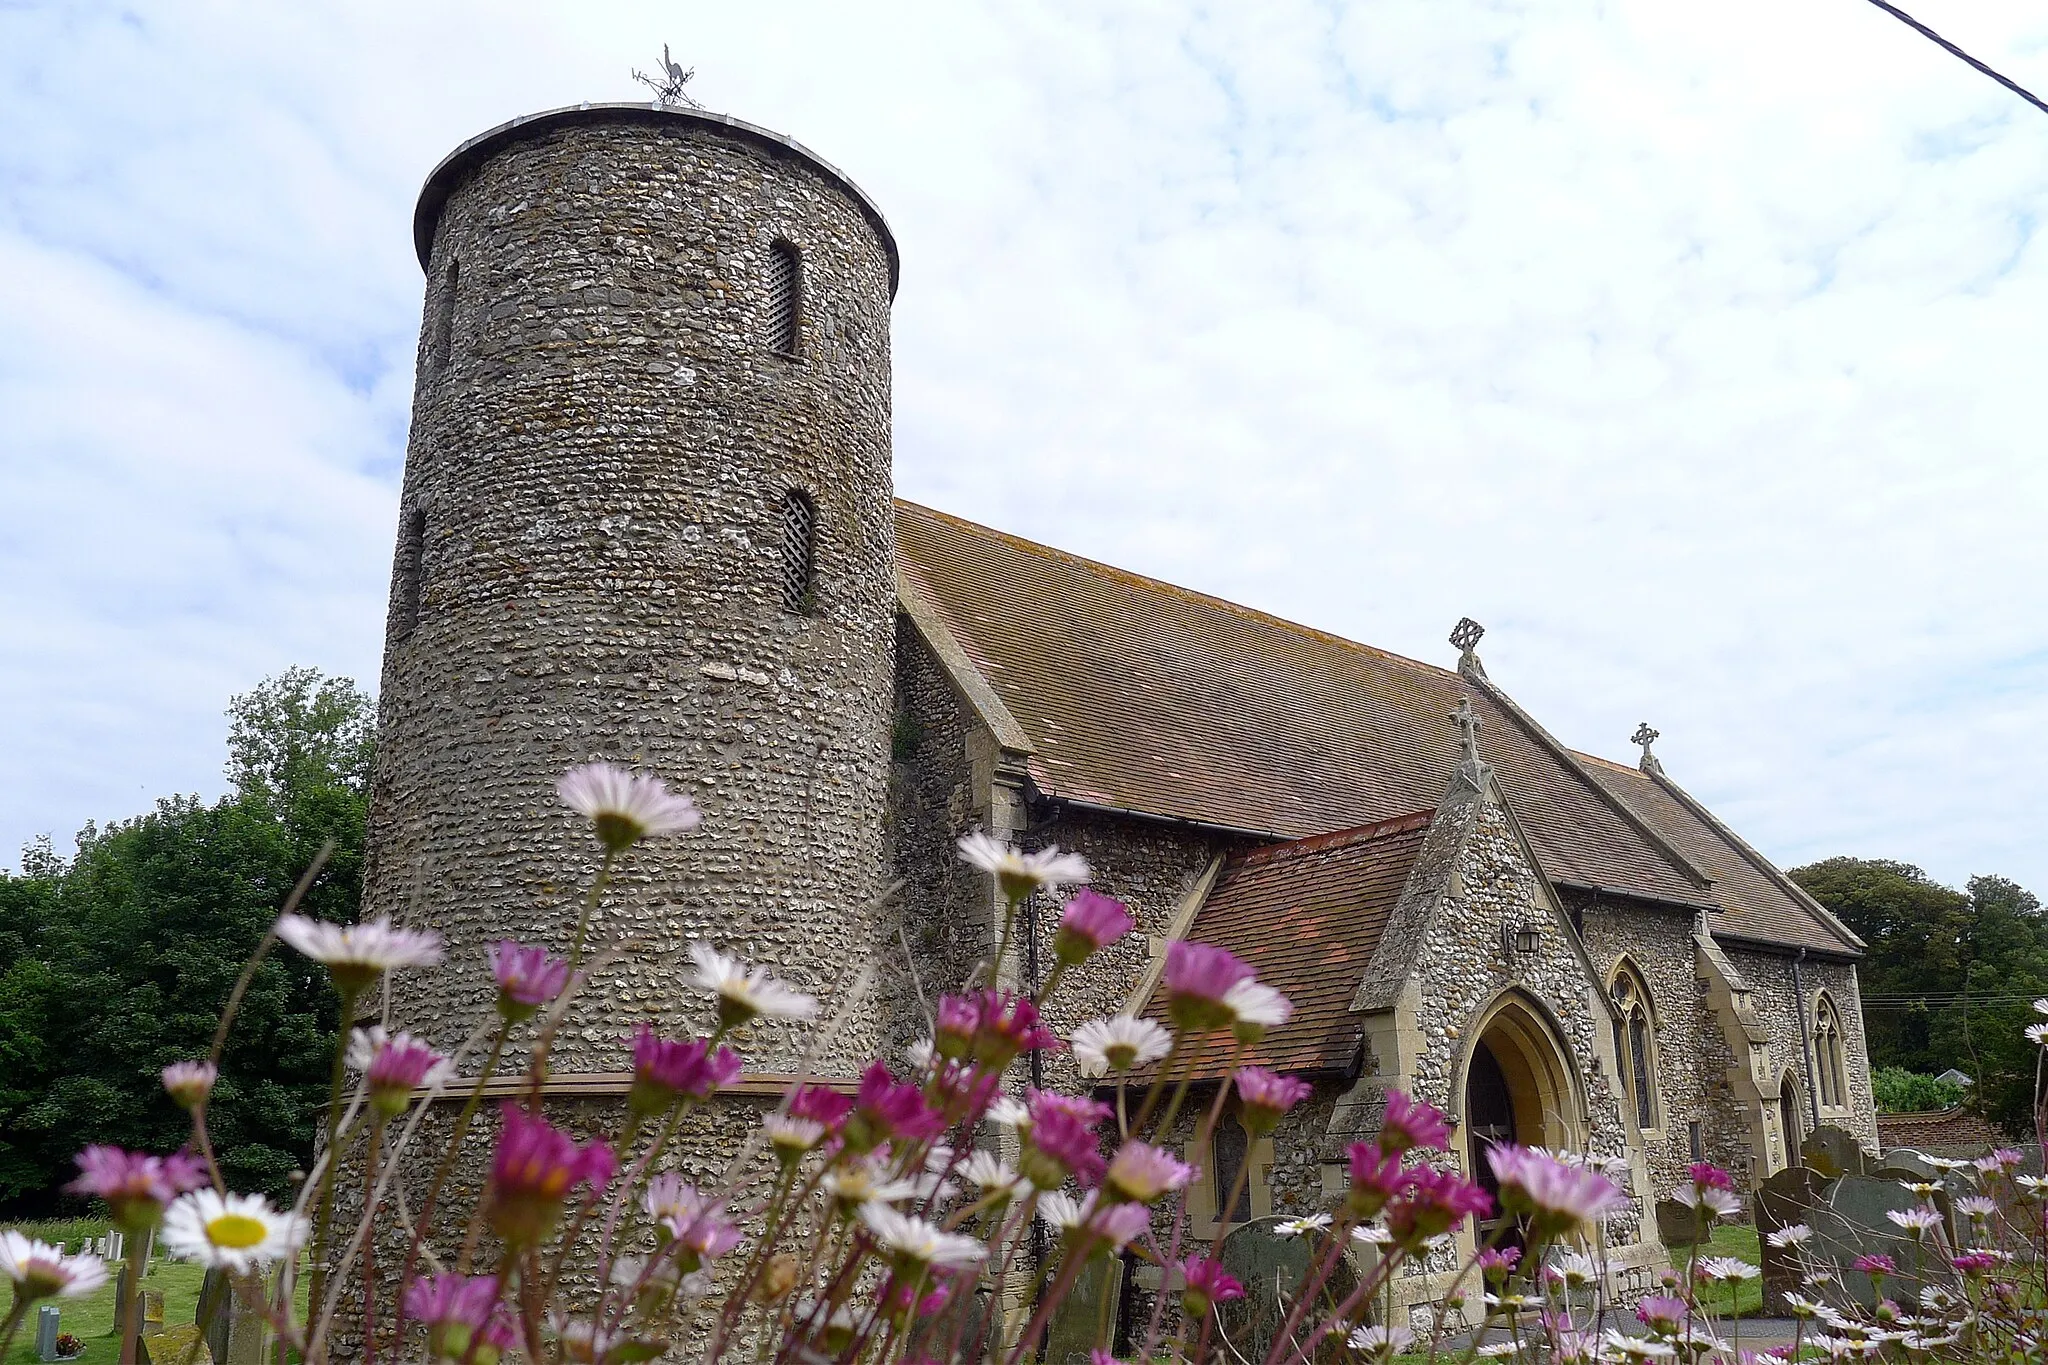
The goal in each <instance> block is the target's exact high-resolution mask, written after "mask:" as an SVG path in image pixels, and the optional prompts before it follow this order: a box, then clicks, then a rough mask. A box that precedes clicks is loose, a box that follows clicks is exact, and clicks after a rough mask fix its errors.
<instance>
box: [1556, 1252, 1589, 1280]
mask: <svg viewBox="0 0 2048 1365" xmlns="http://www.w3.org/2000/svg"><path fill="white" fill-rule="evenodd" d="M1552 1268H1553V1269H1555V1270H1556V1271H1557V1273H1558V1275H1559V1276H1561V1277H1562V1278H1563V1280H1564V1282H1565V1286H1566V1287H1567V1288H1569V1289H1580V1288H1583V1287H1584V1286H1586V1285H1589V1284H1592V1283H1594V1282H1595V1281H1596V1280H1598V1279H1599V1278H1600V1268H1599V1267H1598V1266H1596V1265H1594V1264H1593V1262H1592V1259H1591V1258H1590V1257H1586V1256H1581V1255H1580V1254H1579V1253H1578V1252H1576V1251H1567V1252H1566V1253H1564V1255H1562V1256H1560V1257H1558V1258H1557V1262H1556V1264H1555V1265H1554V1266H1553V1267H1552Z"/></svg>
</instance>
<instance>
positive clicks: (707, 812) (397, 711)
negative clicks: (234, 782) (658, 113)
mask: <svg viewBox="0 0 2048 1365" xmlns="http://www.w3.org/2000/svg"><path fill="white" fill-rule="evenodd" d="M641 113H642V115H644V114H645V111H644V110H642V111H641ZM777 240H787V241H788V242H791V243H793V244H795V246H796V247H797V248H798V249H799V251H800V252H801V253H802V259H803V279H804V303H803V313H802V325H801V341H800V345H799V349H798V354H797V356H796V357H794V358H789V357H785V356H783V355H780V354H777V353H775V352H774V351H773V350H772V349H771V347H770V344H769V341H768V336H769V331H768V327H769V320H768V318H767V315H766V304H767V292H768V291H767V279H768V277H767V264H768V253H769V251H770V247H771V245H772V244H773V243H774V242H775V241H777ZM890 269H891V266H890V257H889V249H888V247H887V244H886V243H885V242H884V241H883V240H882V238H881V237H880V236H879V234H878V232H877V230H876V228H875V227H874V226H873V224H872V223H871V221H870V220H869V218H867V217H866V216H864V214H863V212H862V211H861V209H860V207H859V206H858V205H857V204H856V203H855V202H854V201H853V200H852V199H851V198H849V196H848V194H847V193H846V192H845V191H844V190H843V189H842V188H841V186H840V184H839V183H838V182H837V181H836V180H835V179H833V178H831V177H829V176H828V175H826V174H825V173H823V172H822V171H820V170H819V169H818V168H817V167H816V166H815V165H814V164H813V163H811V162H809V161H808V160H806V159H805V158H804V157H803V156H802V155H801V154H798V153H794V152H788V151H783V152H781V153H779V154H778V153H776V152H771V151H770V150H768V149H765V148H764V147H762V146H760V145H758V144H756V143H753V142H750V141H748V140H746V139H744V138H742V137H741V136H739V135H738V134H736V133H732V132H728V131H724V130H721V129H720V128H718V126H717V125H715V124H711V123H707V122H703V121H693V120H691V119H689V118H687V117H684V116H678V117H677V118H676V119H675V120H674V121H673V122H672V123H664V124H661V125H658V126H647V125H646V124H644V123H627V122H619V121H607V120H606V118H605V117H604V116H603V115H602V114H601V113H599V114H597V115H596V116H595V117H594V118H593V119H592V120H586V121H584V122H581V123H574V124H572V125H571V126H567V127H559V128H555V129H553V130H552V131H545V132H538V133H535V134H533V135H530V136H526V137H523V138H522V137H520V136H518V135H516V134H515V135H512V136H511V137H509V138H508V139H507V140H506V141H505V142H504V143H503V145H502V146H499V147H498V148H497V149H496V150H495V151H494V152H493V153H492V154H491V155H489V156H488V157H487V158H485V159H484V160H483V161H482V162H481V164H480V165H478V166H477V167H476V168H475V169H474V170H472V171H471V172H469V173H468V175H467V178H466V179H465V180H463V181H462V182H461V183H459V184H457V185H456V186H455V187H454V189H453V192H452V194H451V195H450V196H449V198H448V200H447V202H446V204H445V207H444V208H443V210H442V212H441V214H440V218H439V225H438V230H437V232H436V235H435V237H434V244H433V251H432V259H431V265H430V269H429V275H428V278H429V287H428V295H427V319H428V324H427V326H426V327H424V328H423V334H422V341H421V349H420V357H419V362H420V363H419V376H418V382H417V386H416V392H415V398H414V410H413V425H412V434H411V439H410V443H409V446H408V450H407V459H406V473H405V481H404V490H403V504H402V509H401V516H400V526H401V540H400V545H399V553H398V555H397V559H396V563H395V565H394V574H393V595H392V610H391V616H390V620H389V623H388V626H387V641H386V649H385V662H384V673H383V685H382V688H381V689H380V697H381V701H380V707H379V710H380V714H379V735H380V741H379V748H378V768H377V774H376V779H375V786H374V790H373V796H372V806H371V817H370V835H369V838H370V854H369V867H368V870H367V872H366V876H365V912H366V913H367V914H392V915H395V916H398V917H400V918H402V919H405V920H409V921H412V922H415V923H425V924H430V925H433V926H435V927H437V928H439V929H440V930H441V931H442V932H443V933H444V934H445V935H446V936H447V938H448V940H449V944H450V954H449V963H448V965H447V966H446V967H445V968H444V969H443V970H442V971H440V972H438V973H436V974H434V976H433V977H432V979H431V982H429V981H426V980H423V979H420V978H417V977H412V978H406V977H402V978H400V982H399V990H398V994H397V998H396V1001H395V1006H396V1009H395V1014H396V1021H397V1022H398V1023H401V1024H403V1025H406V1026H408V1027H412V1028H415V1029H421V1030H424V1031H425V1032H426V1033H428V1034H429V1035H430V1036H432V1037H433V1038H434V1039H436V1040H437V1041H439V1042H442V1043H444V1044H445V1043H450V1042H452V1041H454V1040H455V1038H456V1037H458V1036H459V1035H460V1033H461V1032H463V1031H464V1030H466V1028H467V1027H468V1026H469V1023H470V1021H471V1020H473V1019H474V1018H475V1017H476V1015H477V1013H478V1012H479V1011H482V1010H484V1009H486V1008H487V1007H488V1003H489V1000H490V994H491V991H490V978H489V975H488V972H487V971H486V969H485V967H484V963H483V953H484V948H485V945H486V944H487V943H489V942H490V941H492V940H495V939H497V938H500V937H510V938H517V939H522V940H525V941H529V942H536V943H543V944H547V945H549V946H550V947H553V948H555V949H557V950H560V949H561V948H562V947H563V946H564V944H565V942H566V940H567V938H568V935H569V931H570V926H571V925H572V924H573V922H574V919H575V912H576V904H577V898H578V896H579V895H580V894H581V893H582V891H583V890H584V888H585V887H587V886H588V885H589V883H590V880H591V878H592V876H593V874H594V872H595V869H596V865H597V858H596V853H597V848H596V845H595V843H594V842H593V840H592V839H591V838H590V836H589V834H588V832H587V831H586V829H585V828H584V826H583V823H582V821H581V820H580V819H579V818H578V817H575V816H573V815H571V814H570V813H569V812H567V811H565V810H562V809H560V808H559V807H558V806H557V804H556V802H555V798H554V793H553V785H554V782H555V779H556V778H557V776H558V775H559V774H560V773H561V772H562V771H563V770H565V769H566V768H568V767H570V766H571V765H573V764H576V763H580V762H584V761H587V760H590V759H594V758H606V759H611V760H614V761H619V762H624V763H629V764H633V765H636V766H638V767H641V768H643V769H644V770H646V771H649V772H653V773H656V774H658V775H660V776H662V777H664V778H667V779H668V780H669V781H670V782H671V783H673V784H675V785H676V786H678V787H680V788H681V789H682V790H684V791H687V792H690V793H692V794H693V795H694V796H695V797H696V799H697V801H698V802H699V804H700V805H701V806H702V808H703V811H704V817H705V819H704V825H703V828H702V829H701V830H699V831H698V832H696V833H694V834H691V835H688V836H684V837H680V838H674V839H669V840H665V841H661V842H659V843H655V844H650V845H646V846H643V847H642V848H639V849H636V850H634V851H633V852H632V854H631V855H629V856H628V858H627V859H626V860H625V861H624V863H623V866H622V867H621V869H620V871H619V873H618V874H617V875H616V877H615V879H614V883H613V888H612V890H611V892H610V894H609V895H608V896H607V898H606V901H605V904H604V906H603V908H602V910H601V912H600V914H599V916H598V917H597V919H596V921H595V923H594V926H593V934H592V937H593V941H594V942H595V943H596V944H598V945H607V944H611V945H624V946H625V950H624V953H623V955H622V956H621V957H620V958H619V959H618V960H617V961H616V962H615V963H613V964H612V965H610V966H609V967H606V968H605V969H603V970H601V971H599V972H598V973H597V976H596V979H595V980H594V982H593V983H592V987H591V989H590V991H589V993H588V995H587V997H586V999H585V1001H584V1002H583V1008H581V1009H580V1010H579V1011H578V1015H579V1018H578V1019H577V1021H576V1022H575V1024H574V1025H573V1026H572V1028H571V1029H569V1030H568V1031H567V1032H566V1033H565V1035H564V1036H563V1037H562V1039H561V1040H560V1042H559V1043H558V1044H557V1047H556V1061H557V1063H558V1066H559V1068H560V1069H562V1070H566V1071H588V1070H610V1069H616V1068H618V1067H620V1066H622V1065H623V1064H624V1063H623V1053H622V1052H621V1050H620V1048H619V1045H618V1044H617V1042H616V1041H615V1040H616V1039H617V1038H618V1037H619V1035H621V1034H623V1033H626V1032H629V1031H630V1030H631V1028H632V1027H633V1026H634V1025H636V1024H638V1023H639V1022H641V1021H643V1020H644V1021H646V1022H648V1023H651V1024H653V1025H655V1026H656V1027H658V1028H662V1029H666V1030H671V1031H681V1030H686V1029H692V1028H695V1027H697V1026H700V1025H701V1023H702V1022H703V1019H704V1017H705V1016H704V1013H703V1008H702V1001H701V999H699V998H696V997H695V996H694V993H693V992H691V991H689V990H688V989H687V988H685V987H684V986H683V985H682V984H681V978H682V976H683V974H684V973H685V972H686V971H687V969H688V962H687V958H686V957H685V955H684V954H685V949H686V947H687V945H688V944H689V943H690V942H691V941H692V940H693V939H698V938H706V939H710V940H712V941H714V942H716V943H718V944H720V945H721V946H724V947H727V948H729V949H732V950H736V951H738V952H740V953H742V954H744V955H745V956H746V957H747V958H749V959H750V960H752V961H754V962H757V963H761V964H764V965H766V966H768V967H770V968H771V969H773V970H774V971H775V972H776V973H777V974H778V975H780V976H782V977H784V978H786V979H789V980H791V981H793V982H794V983H796V984H797V985H799V986H802V987H804V988H805V989H809V990H812V991H815V992H817V993H819V994H821V995H828V996H829V995H831V994H833V993H835V992H836V991H837V990H838V988H840V987H841V986H842V985H843V983H844V981H845V979H846V978H847V976H848V974H849V973H850V971H851V970H853V969H854V968H856V967H858V966H859V965H860V964H863V963H866V962H869V961H871V960H874V959H875V958H876V956H877V952H878V948H879V947H880V946H881V942H882V939H883V936H884V934H885V932H886V930H885V928H884V925H883V917H882V916H878V915H876V914H874V913H871V912H870V911H869V909H868V902H869V899H870V897H872V896H873V895H874V893H875V892H876V891H877V890H878V888H879V886H880V882H881V873H882V871H883V868H884V865H885V864H884V851H883V846H882V823H883V820H882V817H883V806H884V800H885V787H886V779H887V766H888V757H887V755H888V722H889V716H890V710H891V707H890V699H891V672H892V661H891V652H892V647H893V643H894V641H893V633H892V632H893V621H894V613H895V602H894V591H893V583H894V578H893V568H892V553H893V546H892V540H893V525H892V515H891V503H890V479H889V298H890V288H891V283H890ZM443 319H445V320H446V325H445V326H444V325H443ZM792 488H796V489H802V490H804V491H805V492H807V493H808V494H809V495H810V497H811V498H812V499H813V500H814V502H815V504H816V507H817V517H818V530H817V577H816V594H815V596H816V603H815V608H814V609H813V610H812V611H811V612H809V613H808V614H802V615H796V614H791V613H789V612H786V611H785V610H783V607H782V602H781V572H780V569H781V545H782V538H783V526H782V499H783V497H784V494H785V492H786V491H787V490H789V489H792ZM415 527H423V534H422V535H420V536H419V537H418V538H417V543H416V544H415V543H413V541H414V538H413V537H412V535H411V531H412V530H413V529H414V528H415ZM415 600H416V601H417V625H413V624H412V623H411V617H412V611H413V609H412V605H411V604H412V603H413V601H415ZM873 1034H874V1029H873V1028H872V1026H863V1027H856V1028H853V1029H850V1030H847V1031H845V1032H844V1033H843V1035H842V1036H840V1037H839V1038H837V1039H835V1040H834V1042H833V1043H832V1045H831V1046H830V1047H829V1048H828V1050H827V1053H826V1055H824V1056H822V1057H819V1058H817V1059H815V1064H816V1065H817V1066H818V1067H819V1069H822V1070H826V1071H838V1072H847V1071H851V1070H852V1069H854V1068H855V1066H856V1064H857V1062H858V1061H859V1059H860V1058H861V1057H862V1056H863V1055H864V1054H866V1053H867V1052H868V1051H869V1050H870V1049H871V1048H872V1046H873V1042H872V1038H873ZM803 1042H804V1035H803V1034H801V1033H799V1032H798V1031H796V1030H793V1029H787V1028H782V1027H780V1026H775V1027H769V1028H766V1029H763V1030H762V1031H761V1032H760V1033H758V1034H757V1035H756V1036H755V1037H754V1038H753V1039H752V1041H751V1045H750V1047H749V1049H748V1064H749V1067H750V1068H751V1069H755V1070H764V1071H773V1070H793V1069H795V1068H796V1067H797V1065H798V1064H799V1061H800V1054H801V1050H802V1044H803ZM512 1061H513V1063H514V1064H516V1062H517V1061H518V1059H517V1058H516V1057H515V1058H513V1059H512Z"/></svg>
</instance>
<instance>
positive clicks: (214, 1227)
mask: <svg viewBox="0 0 2048 1365" xmlns="http://www.w3.org/2000/svg"><path fill="white" fill-rule="evenodd" d="M309 1231H310V1228H309V1227H308V1226H307V1223H306V1220H305V1219H303V1218H300V1217H298V1216H296V1215H294V1214H289V1213H279V1212H278V1211H277V1210H276V1209H273V1208H272V1207H270V1201H269V1200H268V1199H265V1198H264V1197H263V1196H262V1195H260V1194H230V1195H225V1196H223V1195H221V1194H219V1193H218V1192H216V1191H214V1190H194V1191H193V1192H192V1193H190V1194H181V1195H179V1196H178V1197H177V1198H176V1199H174V1200H172V1201H171V1206H170V1207H169V1208H168V1209H165V1210H164V1226H163V1240H164V1247H165V1249H166V1250H168V1251H169V1252H170V1253H171V1255H173V1256H175V1257H177V1258H179V1259H180V1260H186V1261H197V1262H199V1264H201V1265H203V1266H206V1267H207V1268H209V1269H214V1268H218V1269H221V1270H226V1271H229V1272H230V1273H232V1274H236V1275H245V1274H247V1273H249V1272H250V1271H252V1270H258V1269H261V1268H262V1267H263V1266H265V1265H268V1264H269V1263H270V1262H272V1261H276V1260H281V1259H283V1258H284V1257H286V1256H289V1255H291V1254H292V1253H293V1252H295V1251H297V1250H298V1249H299V1248H300V1247H302V1246H304V1245H305V1244H306V1236H307V1234H308V1232H309Z"/></svg>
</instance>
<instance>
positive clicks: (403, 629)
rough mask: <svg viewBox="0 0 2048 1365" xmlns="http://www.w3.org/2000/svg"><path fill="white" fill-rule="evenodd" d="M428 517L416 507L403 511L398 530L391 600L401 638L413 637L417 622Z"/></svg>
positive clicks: (423, 576) (425, 555) (425, 558)
mask: <svg viewBox="0 0 2048 1365" xmlns="http://www.w3.org/2000/svg"><path fill="white" fill-rule="evenodd" d="M426 561H427V514H426V511H425V510H424V509H422V508H419V507H409V508H407V509H406V510H405V518H404V520H403V521H402V522H401V523H400V525H399V529H398V566H397V567H398V575H397V577H398V581H397V582H396V583H395V584H393V585H392V592H391V600H392V603H393V606H394V610H395V612H396V616H395V618H394V620H393V622H392V625H393V628H394V630H395V632H396V633H397V634H398V635H400V636H406V635H410V634H412V631H413V627H415V626H417V625H418V624H419V623H420V592H421V588H422V586H423V580H424V579H425V578H426Z"/></svg>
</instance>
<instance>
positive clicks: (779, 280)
mask: <svg viewBox="0 0 2048 1365" xmlns="http://www.w3.org/2000/svg"><path fill="white" fill-rule="evenodd" d="M803 315H804V263H803V258H802V257H801V256H799V255H797V250H796V248H795V247H794V246H791V245H790V244H789V243H788V242H776V243H774V244H773V245H771V246H770V247H769V248H768V304H767V327H768V348H769V349H770V350H772V351H774V352H775V353H776V354H778V355H786V356H794V355H795V354H796V353H797V342H798V341H799V340H800V339H801V338H802V335H803Z"/></svg>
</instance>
